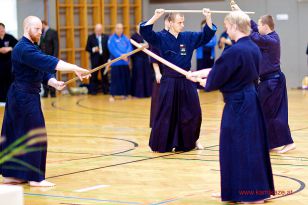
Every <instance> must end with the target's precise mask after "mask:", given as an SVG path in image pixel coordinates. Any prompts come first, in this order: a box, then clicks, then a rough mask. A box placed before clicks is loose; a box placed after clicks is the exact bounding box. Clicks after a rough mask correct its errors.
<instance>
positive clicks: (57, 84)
mask: <svg viewBox="0 0 308 205" xmlns="http://www.w3.org/2000/svg"><path fill="white" fill-rule="evenodd" d="M48 85H49V86H51V87H54V88H55V89H57V90H63V88H65V86H66V85H65V84H64V82H62V81H58V80H57V79H55V78H50V79H49V81H48Z"/></svg>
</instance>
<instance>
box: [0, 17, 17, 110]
mask: <svg viewBox="0 0 308 205" xmlns="http://www.w3.org/2000/svg"><path fill="white" fill-rule="evenodd" d="M17 42H18V41H17V40H16V38H14V36H12V35H10V34H7V33H6V32H5V25H4V24H3V23H0V103H1V105H4V104H5V102H6V98H7V92H8V90H9V87H10V85H11V83H12V80H13V76H12V61H11V54H12V50H13V48H14V46H15V45H16V44H17Z"/></svg>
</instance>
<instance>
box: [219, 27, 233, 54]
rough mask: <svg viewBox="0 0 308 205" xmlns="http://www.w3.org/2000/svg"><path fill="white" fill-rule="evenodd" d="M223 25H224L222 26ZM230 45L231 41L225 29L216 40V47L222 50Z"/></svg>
mask: <svg viewBox="0 0 308 205" xmlns="http://www.w3.org/2000/svg"><path fill="white" fill-rule="evenodd" d="M224 27H225V26H224ZM230 46H232V41H231V39H230V37H229V35H228V33H227V31H226V30H225V31H224V32H223V33H222V34H221V35H220V37H219V40H218V48H219V49H222V50H223V51H224V50H226V49H228V48H229V47H230Z"/></svg>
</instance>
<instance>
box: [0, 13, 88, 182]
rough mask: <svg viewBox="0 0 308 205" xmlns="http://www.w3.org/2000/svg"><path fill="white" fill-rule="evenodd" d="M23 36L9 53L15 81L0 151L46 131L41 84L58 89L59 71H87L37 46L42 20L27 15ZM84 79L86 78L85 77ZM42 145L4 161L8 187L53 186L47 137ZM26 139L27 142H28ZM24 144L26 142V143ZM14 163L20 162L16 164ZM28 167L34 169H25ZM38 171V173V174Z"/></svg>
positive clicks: (2, 170)
mask: <svg viewBox="0 0 308 205" xmlns="http://www.w3.org/2000/svg"><path fill="white" fill-rule="evenodd" d="M23 25H24V35H23V37H22V38H21V40H20V41H19V42H18V43H17V45H16V46H15V48H14V50H13V52H12V65H13V74H14V82H13V83H12V85H11V87H10V89H9V92H8V98H7V103H6V106H5V113H4V120H3V124H2V131H1V136H3V137H4V142H3V143H1V146H0V152H1V151H3V150H5V149H6V148H8V147H9V146H10V145H11V144H12V143H14V142H16V141H18V140H19V139H20V138H22V137H23V136H25V135H26V134H28V133H29V132H30V131H33V130H35V129H43V130H45V121H44V116H43V113H42V109H41V102H40V95H39V93H40V90H41V83H44V84H48V85H50V86H53V87H54V88H56V89H58V90H61V89H63V88H64V87H65V85H64V83H63V82H61V81H57V80H56V79H55V78H53V76H54V73H55V72H56V71H57V70H59V71H74V72H75V73H76V74H77V75H78V76H79V78H80V79H81V78H83V77H82V76H81V74H83V73H87V72H88V71H87V70H85V69H82V68H80V67H78V66H76V65H73V64H70V63H66V62H64V61H61V60H59V59H57V58H56V57H54V56H49V55H46V54H44V53H43V52H42V51H41V50H40V49H39V48H38V46H37V45H35V44H36V43H37V42H39V40H40V37H41V34H42V23H41V20H40V19H39V18H37V17H35V16H28V17H27V18H25V20H24V24H23ZM84 77H89V75H86V76H84ZM31 137H34V136H31ZM44 138H46V140H44V141H43V142H41V143H38V144H35V145H32V146H31V147H30V148H32V149H40V150H39V151H33V152H29V153H24V154H22V155H19V156H15V161H7V162H5V163H3V164H1V165H0V174H1V175H2V176H3V177H4V179H3V182H4V183H7V184H12V183H23V182H29V184H30V186H54V184H53V183H51V182H48V181H46V180H45V171H46V154H47V134H46V133H45V134H44ZM30 140H31V138H30V139H28V141H30ZM26 142H27V141H26ZM16 160H18V161H21V162H22V163H17V162H16ZM24 163H27V164H29V165H30V166H32V167H33V168H35V170H34V169H31V168H29V167H28V166H25V165H24ZM37 170H39V171H37Z"/></svg>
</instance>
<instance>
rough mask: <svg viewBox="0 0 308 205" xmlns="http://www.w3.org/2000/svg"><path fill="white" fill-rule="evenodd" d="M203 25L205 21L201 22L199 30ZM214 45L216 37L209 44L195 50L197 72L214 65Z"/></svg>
mask: <svg viewBox="0 0 308 205" xmlns="http://www.w3.org/2000/svg"><path fill="white" fill-rule="evenodd" d="M205 24H206V20H203V21H202V22H201V28H203V27H204V26H205ZM216 43H217V37H216V35H214V36H213V38H212V39H211V40H210V42H208V43H207V44H204V45H203V46H200V47H199V48H197V70H201V69H204V68H211V67H212V66H213V65H214V61H215V46H216Z"/></svg>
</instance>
